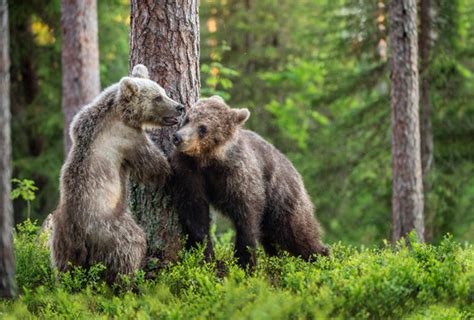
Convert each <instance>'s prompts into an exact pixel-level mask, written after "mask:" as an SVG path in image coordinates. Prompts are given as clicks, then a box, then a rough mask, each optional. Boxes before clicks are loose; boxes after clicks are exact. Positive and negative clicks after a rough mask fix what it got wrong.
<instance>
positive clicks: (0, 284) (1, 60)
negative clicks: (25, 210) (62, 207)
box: [0, 0, 15, 298]
mask: <svg viewBox="0 0 474 320" xmlns="http://www.w3.org/2000/svg"><path fill="white" fill-rule="evenodd" d="M0 40H1V43H0V46H1V48H0V50H1V53H0V150H1V152H0V298H11V297H13V296H14V295H15V286H14V274H15V265H14V258H13V247H12V214H13V210H12V202H11V198H10V188H11V181H10V180H11V139H10V70H9V69H10V58H9V36H8V4H7V0H0Z"/></svg>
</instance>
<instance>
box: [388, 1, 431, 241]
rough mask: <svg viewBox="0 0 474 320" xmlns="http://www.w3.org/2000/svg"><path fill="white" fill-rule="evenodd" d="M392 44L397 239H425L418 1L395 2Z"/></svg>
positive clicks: (394, 223) (394, 206)
mask: <svg viewBox="0 0 474 320" xmlns="http://www.w3.org/2000/svg"><path fill="white" fill-rule="evenodd" d="M390 45H391V50H392V55H391V83H392V87H391V106H392V161H393V163H392V166H393V194H392V218H393V241H397V240H399V239H400V238H402V237H405V236H406V235H407V233H409V232H410V231H412V230H413V229H415V230H416V234H417V236H418V239H419V240H420V241H423V240H424V221H423V184H422V174H421V159H420V127H419V117H418V102H419V89H418V36H417V3H416V0H392V1H391V4H390Z"/></svg>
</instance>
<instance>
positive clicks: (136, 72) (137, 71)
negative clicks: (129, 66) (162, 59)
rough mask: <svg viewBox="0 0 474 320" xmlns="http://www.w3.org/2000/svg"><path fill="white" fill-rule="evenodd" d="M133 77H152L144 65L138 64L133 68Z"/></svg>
mask: <svg viewBox="0 0 474 320" xmlns="http://www.w3.org/2000/svg"><path fill="white" fill-rule="evenodd" d="M132 77H135V78H142V79H150V76H149V75H148V69H147V68H146V67H145V66H144V65H143V64H137V65H136V66H135V67H133V70H132Z"/></svg>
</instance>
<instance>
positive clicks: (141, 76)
mask: <svg viewBox="0 0 474 320" xmlns="http://www.w3.org/2000/svg"><path fill="white" fill-rule="evenodd" d="M116 104H117V106H118V108H119V113H120V116H121V118H122V121H123V122H124V123H125V124H126V125H128V126H131V127H133V128H142V127H163V126H172V125H175V124H177V123H178V117H179V116H180V115H181V114H183V112H184V107H183V106H182V105H181V104H180V103H178V102H176V101H174V100H172V99H171V98H169V97H168V96H167V95H166V92H165V90H164V89H163V88H162V87H160V86H159V85H158V84H157V83H156V82H154V81H152V80H150V78H149V76H148V70H147V68H146V67H145V66H144V65H142V64H138V65H136V66H135V67H134V68H133V71H132V76H131V77H124V78H122V79H121V80H120V83H119V89H118V94H117V101H116Z"/></svg>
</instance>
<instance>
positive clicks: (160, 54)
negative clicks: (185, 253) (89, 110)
mask: <svg viewBox="0 0 474 320" xmlns="http://www.w3.org/2000/svg"><path fill="white" fill-rule="evenodd" d="M138 63H142V64H144V65H145V66H147V67H148V69H149V72H150V77H151V78H152V79H153V80H155V81H156V82H158V83H159V84H160V85H161V86H162V87H163V88H164V89H165V90H166V92H167V93H168V94H169V96H170V97H171V98H173V99H175V100H176V101H179V102H181V103H182V104H183V105H185V106H186V107H189V105H191V104H192V103H193V102H195V101H196V100H197V99H198V97H199V87H200V79H199V15H198V1H197V0H181V1H169V0H132V1H131V29H130V70H131V69H132V68H133V66H134V65H135V64H138ZM175 129H176V128H166V129H162V130H158V131H156V132H154V133H153V135H152V137H153V140H154V141H155V142H156V143H157V144H158V145H159V146H160V147H161V148H162V149H163V151H164V152H165V154H169V152H170V151H171V148H172V144H171V142H170V137H171V135H172V133H173V132H174V131H175ZM130 200H131V208H132V211H133V212H134V215H135V217H136V219H137V221H138V223H139V224H140V225H141V226H142V227H143V228H144V229H145V231H146V232H147V235H148V249H149V255H151V256H158V257H161V258H163V259H166V260H174V259H176V257H177V253H178V250H179V249H180V247H181V239H180V228H179V225H178V219H177V215H176V211H175V210H174V209H173V207H172V206H171V204H170V197H169V194H168V192H167V190H166V188H164V187H162V186H155V187H152V188H145V187H144V186H142V185H139V184H135V183H132V192H131V199H130Z"/></svg>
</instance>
